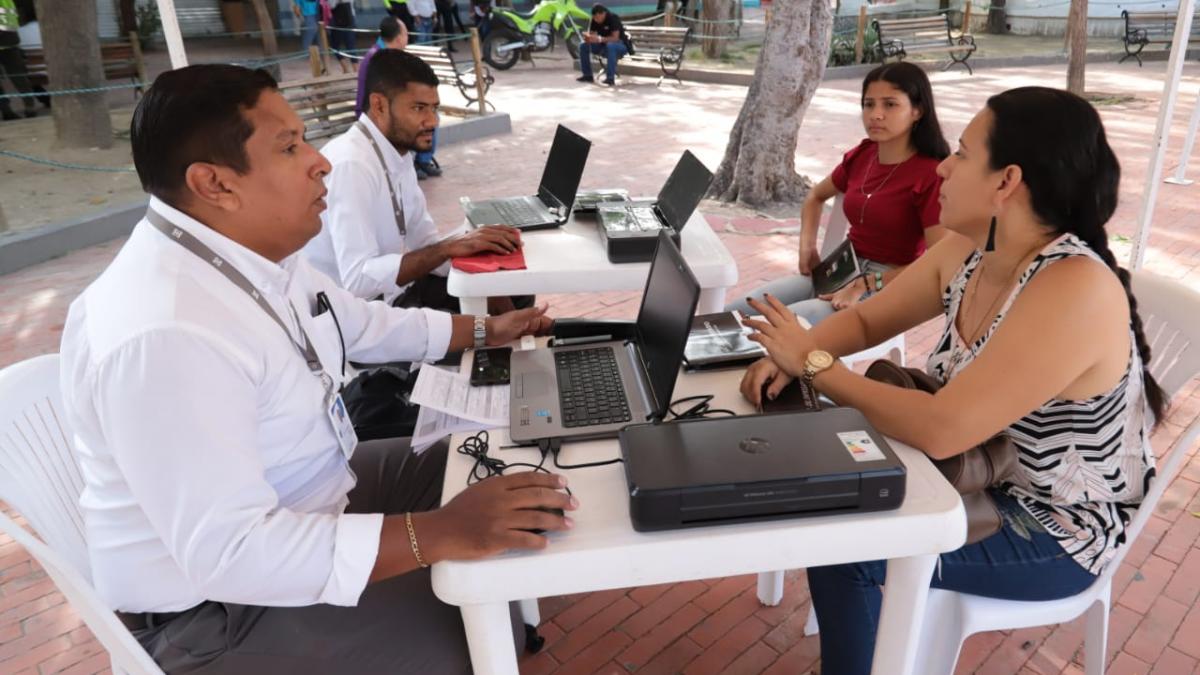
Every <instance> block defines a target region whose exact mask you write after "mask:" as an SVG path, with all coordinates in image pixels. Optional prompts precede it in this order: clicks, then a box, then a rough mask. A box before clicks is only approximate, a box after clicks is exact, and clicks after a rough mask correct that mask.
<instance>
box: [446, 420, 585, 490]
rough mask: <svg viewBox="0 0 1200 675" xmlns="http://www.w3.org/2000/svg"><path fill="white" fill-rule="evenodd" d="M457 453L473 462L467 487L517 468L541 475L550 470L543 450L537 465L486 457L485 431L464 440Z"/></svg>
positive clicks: (486, 436) (486, 437) (486, 442)
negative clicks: (546, 464) (521, 467)
mask: <svg viewBox="0 0 1200 675" xmlns="http://www.w3.org/2000/svg"><path fill="white" fill-rule="evenodd" d="M457 452H458V453H459V454H460V455H466V456H468V457H471V458H473V459H474V460H475V464H474V465H473V466H472V467H471V473H469V474H467V485H472V484H474V483H478V482H479V481H481V480H484V479H486V478H491V477H492V476H500V475H503V474H504V472H505V471H508V470H509V469H511V468H513V467H517V466H523V467H529V468H530V469H532V470H534V471H541V472H542V473H550V470H549V469H547V468H546V467H545V466H544V465H545V463H546V455H547V454H548V453H547V452H546V451H545V450H543V451H542V461H540V462H538V463H537V464H530V463H529V462H505V461H504V460H502V459H497V458H495V457H492V456H490V455H488V432H487V431H486V430H484V431H480V432H479V433H477V434H475V435H474V436H468V437H466V438H464V439H463V442H462V444H461V445H459V446H458V448H457ZM563 489H564V490H566V491H567V494H573V493H572V492H571V488H569V487H568V488H563Z"/></svg>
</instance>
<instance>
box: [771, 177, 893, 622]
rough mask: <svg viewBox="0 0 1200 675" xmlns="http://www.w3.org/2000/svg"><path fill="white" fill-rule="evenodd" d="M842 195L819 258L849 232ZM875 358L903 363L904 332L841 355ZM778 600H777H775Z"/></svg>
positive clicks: (849, 361) (849, 363)
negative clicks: (873, 344) (860, 349)
mask: <svg viewBox="0 0 1200 675" xmlns="http://www.w3.org/2000/svg"><path fill="white" fill-rule="evenodd" d="M843 198H844V195H843V194H842V193H840V192H839V193H838V196H837V198H836V199H834V200H833V212H832V213H830V214H829V223H828V224H826V225H825V237H824V238H823V239H821V258H822V259H824V258H825V257H827V256H828V255H829V254H830V253H833V249H835V248H837V247H838V246H839V245H841V243H842V242H843V241H845V239H846V236H847V234H848V232H849V230H848V228H849V226H850V225H849V221H847V220H846V211H845V209H843V208H842V199H843ZM875 359H890V360H892V361H894V362H896V363H898V364H900V365H902V366H903V365H904V333H901V334H899V335H897V336H895V337H893V338H889V339H887V340H885V341H883V342H881V343H879V344H877V345H875V346H874V347H868V348H866V349H864V350H862V351H861V352H855V353H854V354H850V355H849V356H844V357H842V363H845V364H846V367H848V368H849V367H853V366H854V364H855V363H858V362H860V361H868V360H869V361H874V360H875ZM779 583H780V584H782V583H783V577H782V576H781V577H780V580H779ZM780 588H782V586H780ZM776 602H778V601H776Z"/></svg>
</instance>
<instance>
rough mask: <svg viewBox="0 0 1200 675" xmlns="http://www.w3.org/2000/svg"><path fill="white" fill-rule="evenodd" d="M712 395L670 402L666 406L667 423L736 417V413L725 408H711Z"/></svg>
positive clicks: (701, 395)
mask: <svg viewBox="0 0 1200 675" xmlns="http://www.w3.org/2000/svg"><path fill="white" fill-rule="evenodd" d="M712 400H713V395H712V394H699V395H697V396H687V397H684V398H681V399H677V400H675V401H672V402H671V405H669V406H667V415H668V418H667V420H666V421H668V422H678V421H680V420H696V419H703V418H705V417H718V416H723V415H727V416H729V417H737V413H735V412H734V411H732V410H729V409H727V408H713V407H712ZM687 404H691V405H690V406H689V407H688V408H687V409H685V410H684V411H683V412H678V410H677V408H679V407H680V406H684V405H687Z"/></svg>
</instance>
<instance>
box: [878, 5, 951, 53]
mask: <svg viewBox="0 0 1200 675" xmlns="http://www.w3.org/2000/svg"><path fill="white" fill-rule="evenodd" d="M873 23H874V26H875V34H876V35H878V36H879V41H880V42H883V43H887V42H892V41H899V42H903V43H904V47H905V49H909V50H911V49H913V48H914V47H921V46H922V45H937V46H945V45H946V44H948V43H949V42H950V19H949V17H947V16H946V15H945V14H940V15H938V16H927V17H921V18H918V19H876V20H875V21H874V22H873Z"/></svg>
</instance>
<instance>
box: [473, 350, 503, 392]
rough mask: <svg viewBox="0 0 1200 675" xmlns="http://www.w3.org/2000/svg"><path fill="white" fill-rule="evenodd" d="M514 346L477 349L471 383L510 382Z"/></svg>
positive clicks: (476, 385)
mask: <svg viewBox="0 0 1200 675" xmlns="http://www.w3.org/2000/svg"><path fill="white" fill-rule="evenodd" d="M511 359H512V347H488V348H486V349H476V350H475V356H474V357H473V359H472V361H471V385H472V386H475V387H482V386H486V385H489V384H508V366H509V361H511Z"/></svg>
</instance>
